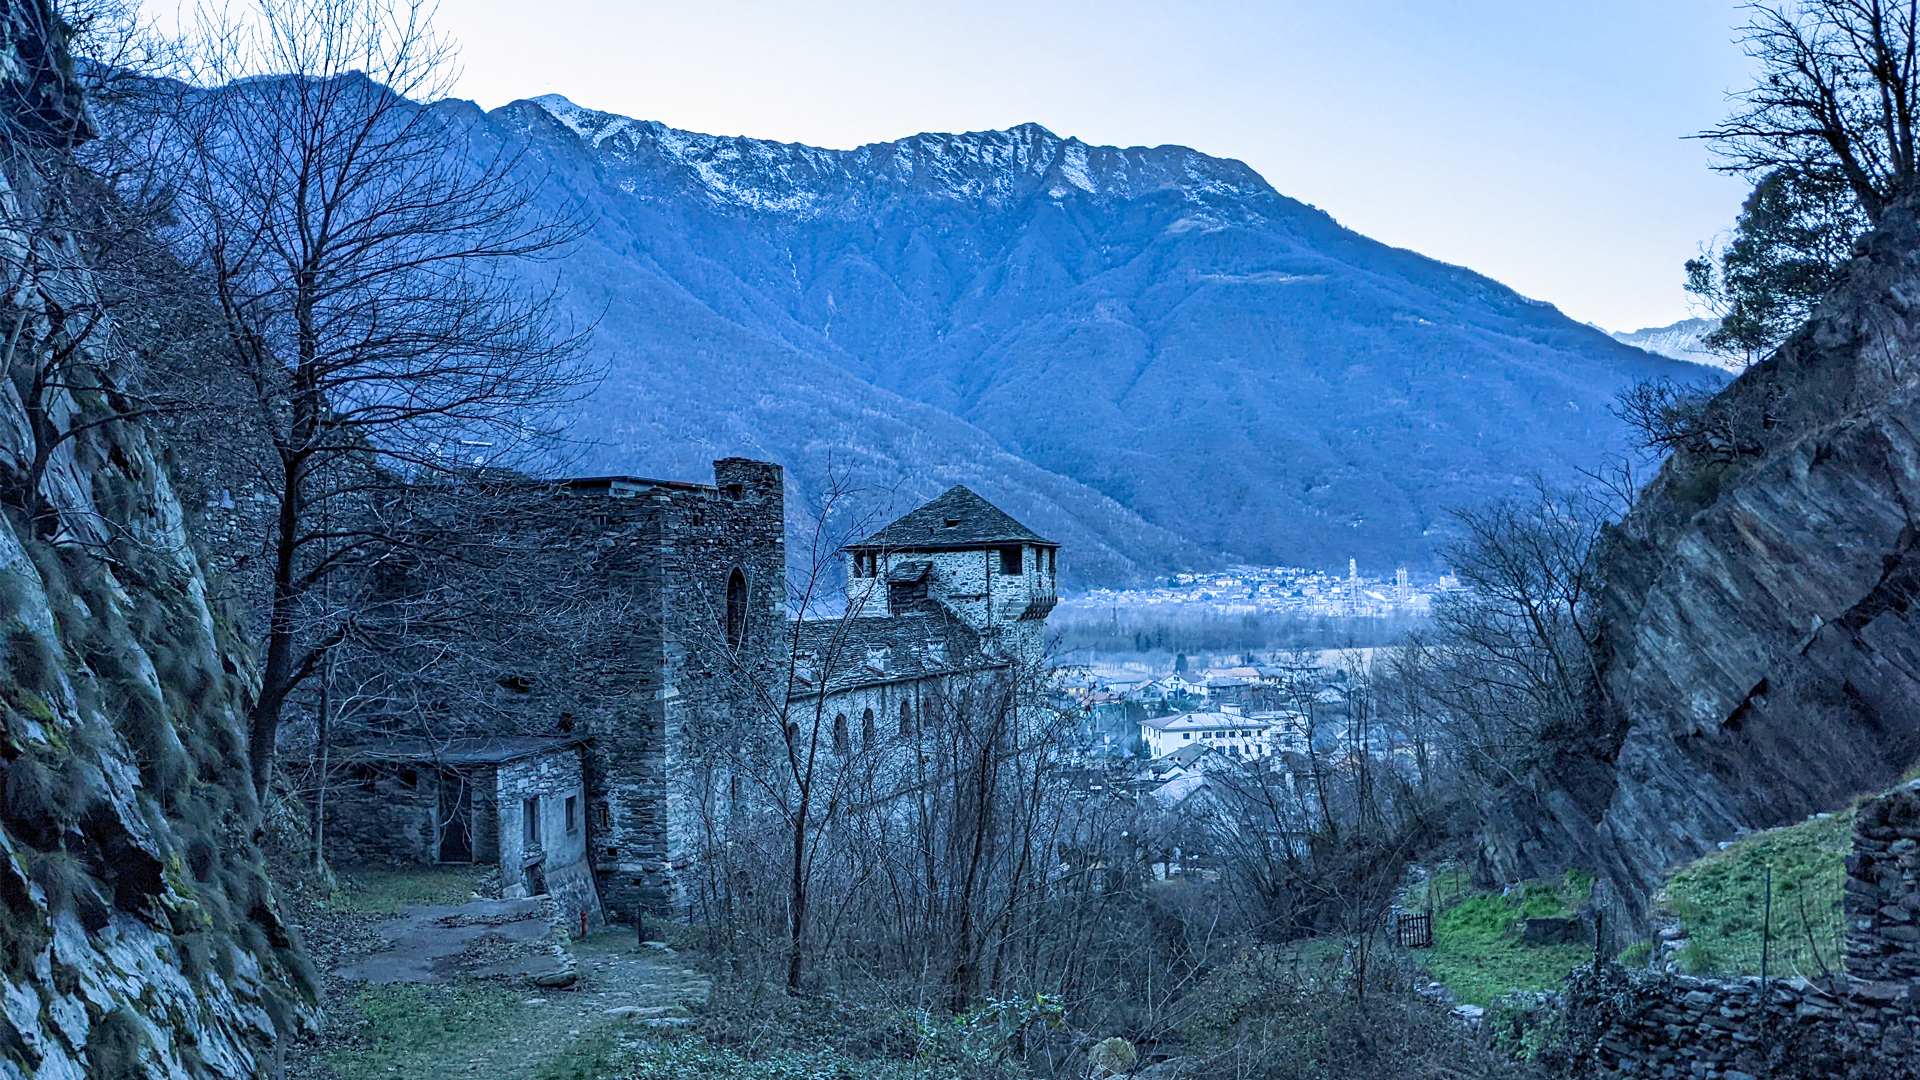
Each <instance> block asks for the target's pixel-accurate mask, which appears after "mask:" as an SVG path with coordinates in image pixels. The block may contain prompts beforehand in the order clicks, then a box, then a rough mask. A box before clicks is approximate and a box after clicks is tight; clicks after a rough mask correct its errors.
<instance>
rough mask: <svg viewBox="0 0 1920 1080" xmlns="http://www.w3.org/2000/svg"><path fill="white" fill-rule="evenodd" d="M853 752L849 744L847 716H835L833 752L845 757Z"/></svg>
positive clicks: (838, 714) (842, 714)
mask: <svg viewBox="0 0 1920 1080" xmlns="http://www.w3.org/2000/svg"><path fill="white" fill-rule="evenodd" d="M850 750H852V747H851V746H849V745H848V744H847V714H846V713H834V714H833V752H834V753H836V754H839V755H841V756H842V757H845V756H846V755H847V753H848V752H849V751H850Z"/></svg>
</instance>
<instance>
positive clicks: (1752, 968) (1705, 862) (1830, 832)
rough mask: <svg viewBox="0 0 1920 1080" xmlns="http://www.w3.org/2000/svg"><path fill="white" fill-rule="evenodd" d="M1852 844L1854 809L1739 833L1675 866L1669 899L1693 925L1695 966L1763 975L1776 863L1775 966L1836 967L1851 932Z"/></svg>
mask: <svg viewBox="0 0 1920 1080" xmlns="http://www.w3.org/2000/svg"><path fill="white" fill-rule="evenodd" d="M1852 850H1853V810H1852V808H1848V809H1847V810H1845V811H1843V812H1840V813H1836V814H1834V815H1832V816H1831V817H1825V818H1815V819H1813V820H1811V821H1803V822H1801V823H1799V824H1797V825H1789V826H1786V827H1785V828H1779V829H1768V830H1767V831H1766V832H1760V833H1754V834H1752V835H1750V836H1747V837H1743V838H1742V839H1740V840H1738V841H1735V842H1734V843H1733V845H1732V846H1730V847H1728V848H1727V849H1726V850H1725V851H1716V852H1714V853H1713V854H1711V855H1707V856H1704V857H1702V858H1700V859H1698V860H1696V861H1695V862H1693V863H1690V864H1688V865H1687V866H1684V867H1682V868H1681V869H1679V870H1678V871H1675V873H1674V874H1673V876H1672V877H1671V878H1670V879H1668V881H1667V887H1666V892H1665V897H1666V904H1667V906H1668V907H1670V908H1671V909H1672V910H1673V912H1674V914H1676V915H1678V916H1680V919H1681V921H1682V922H1684V923H1685V924H1686V926H1687V931H1688V935H1689V944H1688V946H1687V949H1686V951H1685V952H1683V953H1682V954H1681V956H1680V962H1681V965H1682V966H1683V967H1685V968H1686V969H1687V970H1688V971H1690V972H1694V973H1696V974H1713V975H1735V974H1741V975H1756V974H1759V971H1760V946H1761V938H1762V931H1763V926H1764V925H1765V923H1766V919H1765V911H1766V875H1767V868H1768V867H1771V868H1772V870H1773V920H1772V924H1771V928H1772V934H1771V937H1772V941H1771V944H1770V945H1769V946H1768V967H1769V971H1770V973H1771V974H1777V975H1792V974H1798V975H1805V976H1808V977H1813V976H1817V975H1820V974H1822V973H1823V969H1824V968H1834V969H1837V968H1838V967H1839V964H1840V942H1841V939H1842V937H1843V936H1844V926H1845V922H1844V918H1843V916H1842V914H1841V907H1840V904H1841V893H1842V888H1843V886H1844V884H1845V882H1846V865H1845V859H1846V855H1847V853H1848V852H1849V851H1852Z"/></svg>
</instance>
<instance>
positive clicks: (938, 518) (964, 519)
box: [847, 484, 1060, 551]
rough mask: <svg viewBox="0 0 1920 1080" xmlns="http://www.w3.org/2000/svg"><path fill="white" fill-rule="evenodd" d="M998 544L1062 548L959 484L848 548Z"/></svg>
mask: <svg viewBox="0 0 1920 1080" xmlns="http://www.w3.org/2000/svg"><path fill="white" fill-rule="evenodd" d="M999 544H1039V545H1041V546H1043V547H1059V546H1060V545H1059V544H1056V543H1054V542H1053V541H1051V540H1047V539H1044V538H1042V537H1041V536H1040V534H1039V533H1036V532H1034V531H1033V530H1032V529H1029V528H1027V527H1026V526H1025V525H1022V524H1020V523H1019V522H1018V521H1015V520H1014V519H1013V518H1012V517H1011V516H1010V515H1008V514H1007V512H1006V511H1004V510H1002V509H1000V508H999V507H997V506H995V505H993V504H992V503H990V502H988V501H987V500H985V499H983V498H981V497H980V496H978V495H975V494H974V493H973V492H972V491H969V490H968V489H967V488H965V487H962V486H960V485H957V484H956V485H955V486H953V487H950V488H948V489H947V490H946V491H945V493H943V494H942V495H940V497H939V498H936V499H934V500H933V501H932V502H930V503H927V504H926V505H925V506H922V507H920V509H918V510H915V511H913V512H912V513H910V514H908V515H906V516H905V517H903V518H901V519H899V520H898V521H895V522H894V523H893V524H891V525H888V526H887V527H886V528H884V529H881V530H880V531H879V532H877V533H874V534H873V535H872V536H869V537H867V538H866V539H865V540H862V541H860V542H859V543H857V544H849V545H847V548H848V550H850V551H871V550H884V551H951V550H953V549H955V548H974V547H994V546H996V545H999Z"/></svg>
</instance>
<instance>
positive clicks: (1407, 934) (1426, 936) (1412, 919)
mask: <svg viewBox="0 0 1920 1080" xmlns="http://www.w3.org/2000/svg"><path fill="white" fill-rule="evenodd" d="M1393 940H1394V943H1395V944H1396V945H1399V946H1400V947H1401V948H1403V949H1431V948H1433V913H1432V912H1430V911H1423V912H1420V913H1419V914H1413V913H1411V912H1405V911H1403V912H1401V913H1400V914H1399V916H1398V917H1397V918H1395V919H1394V920H1393Z"/></svg>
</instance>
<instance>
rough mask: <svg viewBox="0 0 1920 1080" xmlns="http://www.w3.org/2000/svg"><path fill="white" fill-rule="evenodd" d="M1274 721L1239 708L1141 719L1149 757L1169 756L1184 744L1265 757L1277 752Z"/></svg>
mask: <svg viewBox="0 0 1920 1080" xmlns="http://www.w3.org/2000/svg"><path fill="white" fill-rule="evenodd" d="M1272 726H1273V725H1272V723H1271V722H1270V721H1268V720H1266V719H1263V718H1261V717H1257V716H1243V715H1241V714H1239V713H1238V712H1228V711H1220V712H1186V713H1175V714H1174V715H1172V716H1156V717H1154V718H1152V719H1150V720H1143V721H1141V722H1140V738H1141V739H1143V740H1145V742H1146V744H1147V755H1148V756H1149V757H1166V756H1167V755H1168V754H1171V753H1173V752H1174V751H1176V750H1179V749H1180V748H1181V747H1184V746H1194V745H1200V746H1206V747H1209V748H1211V749H1214V750H1218V751H1220V752H1221V753H1223V754H1226V755H1227V756H1229V757H1237V758H1248V759H1252V758H1264V757H1270V756H1271V755H1272V754H1273V752H1274V744H1273V740H1272V739H1271V738H1270V737H1269V736H1268V732H1269V730H1270V729H1271V728H1272Z"/></svg>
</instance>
